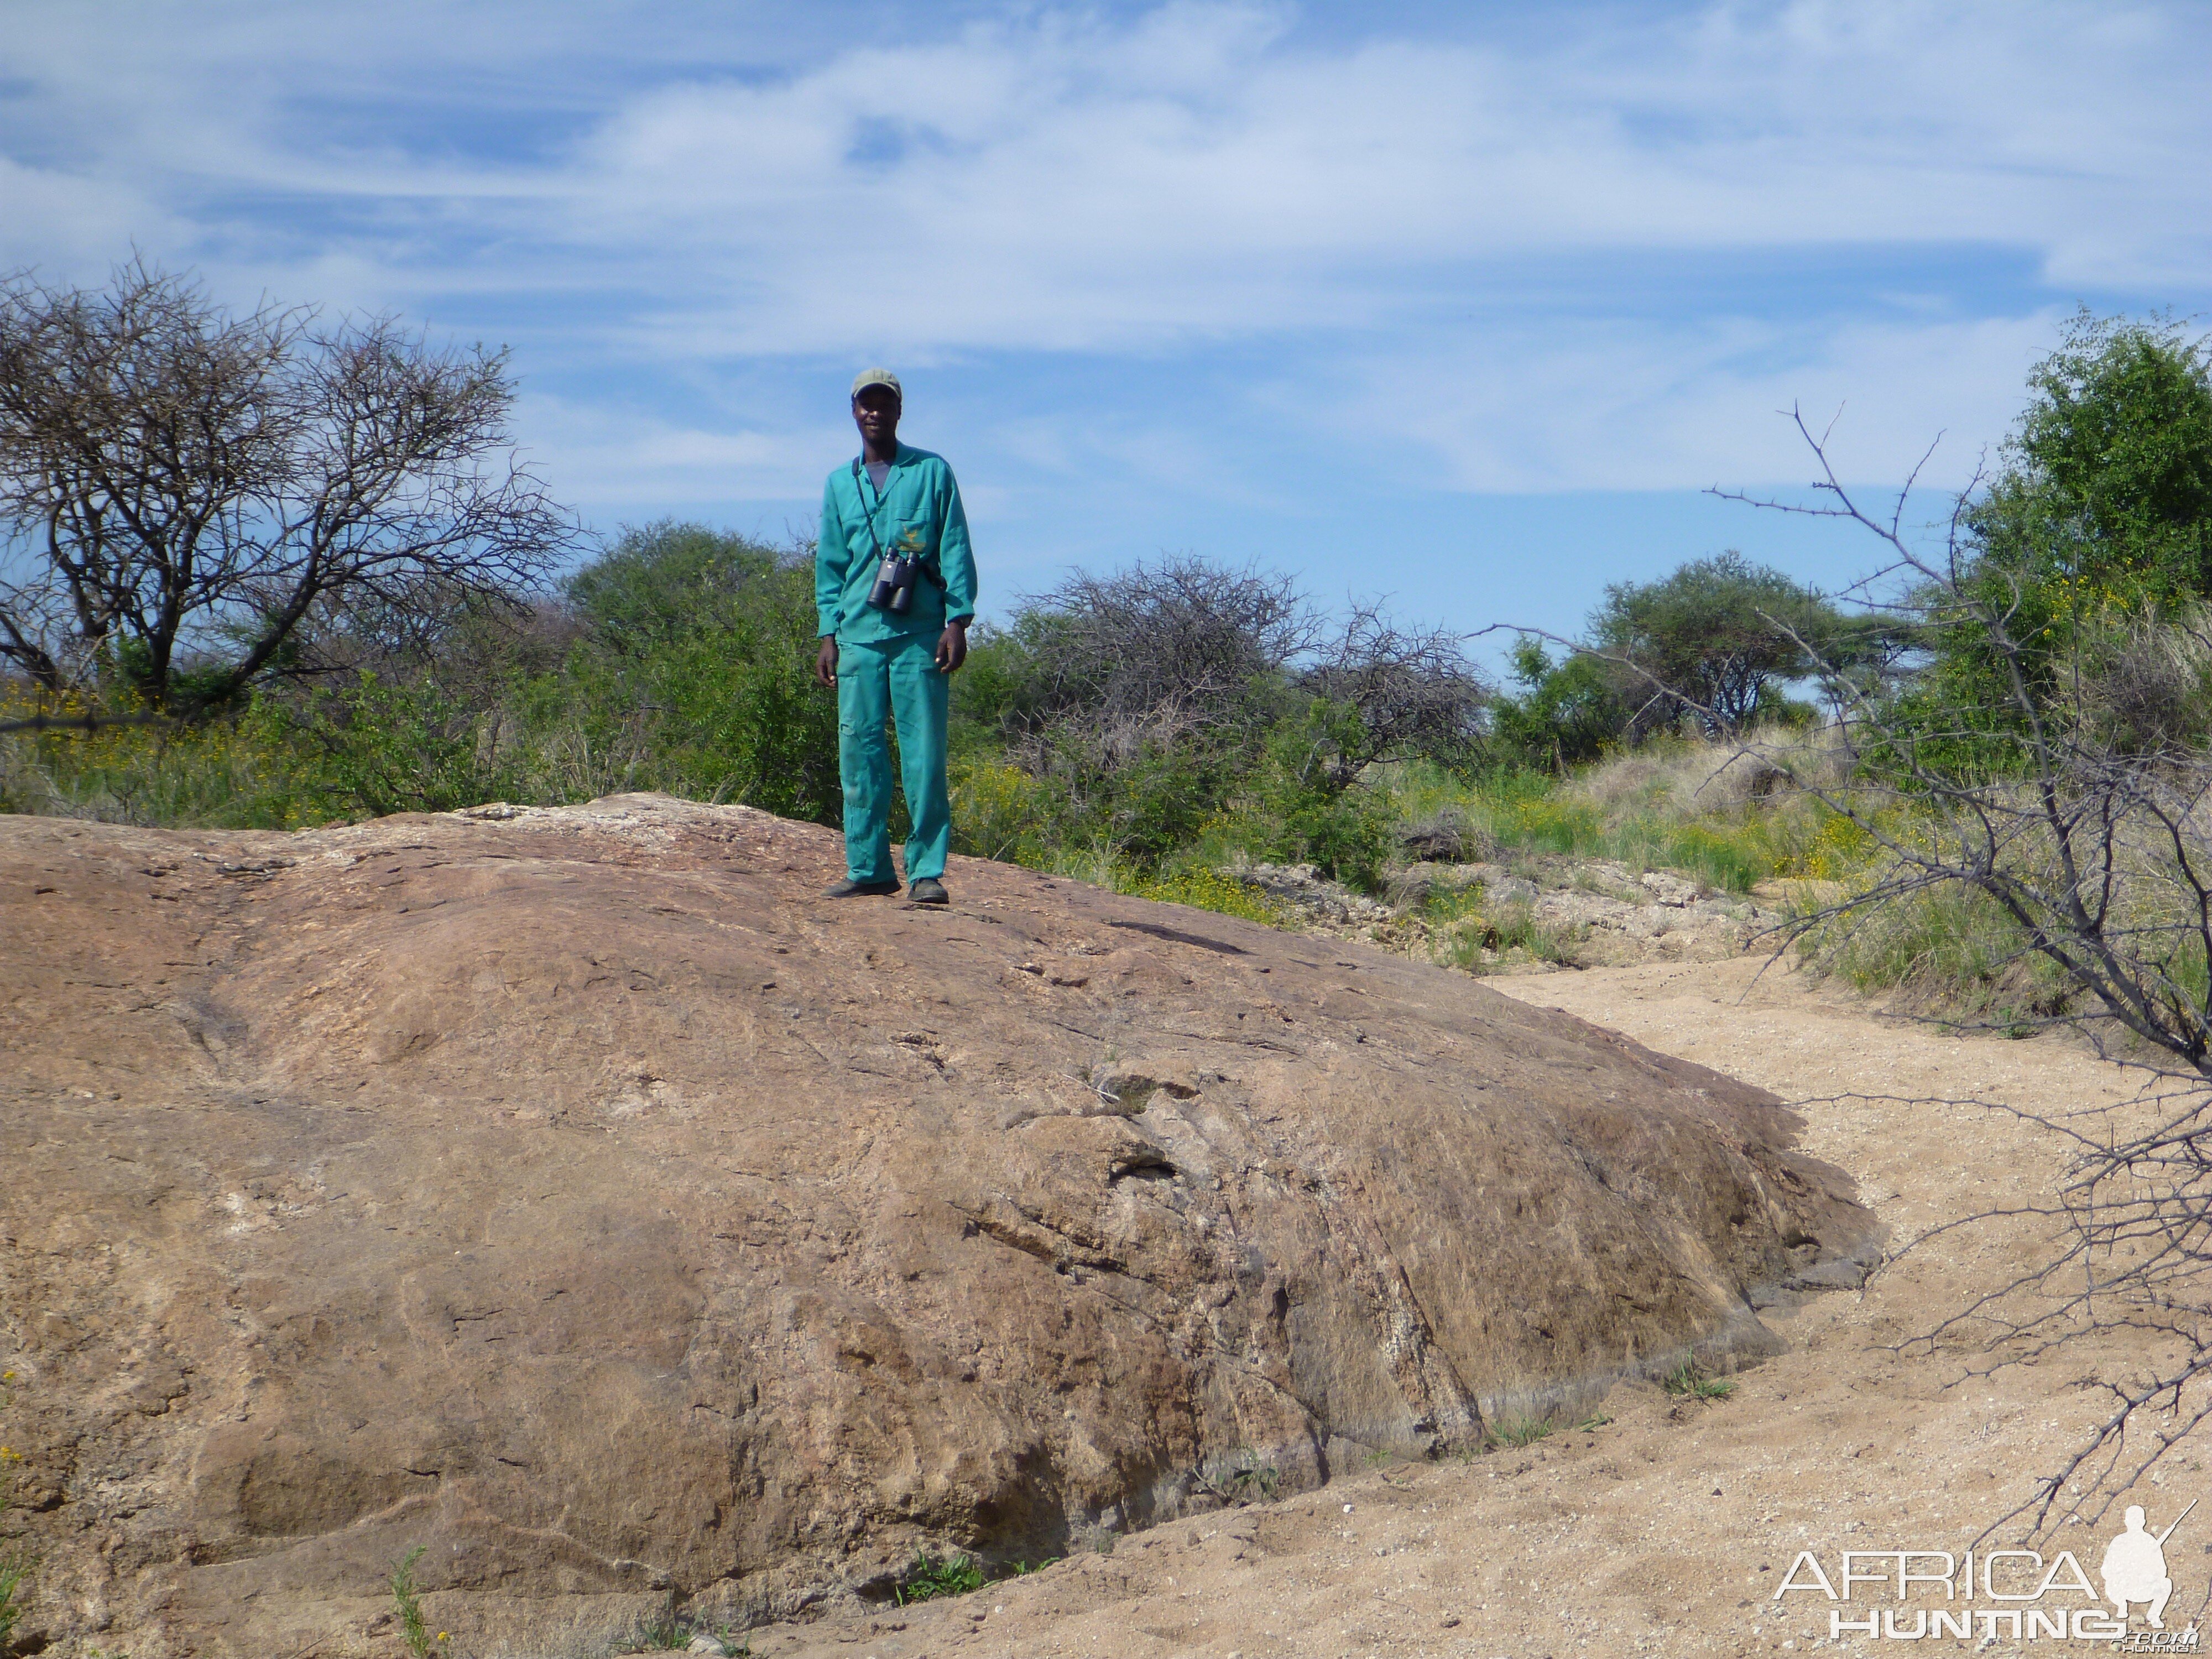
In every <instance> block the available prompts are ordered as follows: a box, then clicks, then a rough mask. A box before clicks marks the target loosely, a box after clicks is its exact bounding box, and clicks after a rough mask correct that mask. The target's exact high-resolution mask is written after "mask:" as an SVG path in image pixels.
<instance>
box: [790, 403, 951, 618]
mask: <svg viewBox="0 0 2212 1659" xmlns="http://www.w3.org/2000/svg"><path fill="white" fill-rule="evenodd" d="M871 529H872V530H873V532H874V533H873V535H871V534H870V533H869V532H870V531H871ZM901 548H904V549H908V550H919V551H921V553H922V554H923V555H924V556H925V558H924V562H923V564H922V575H921V580H919V581H917V582H915V587H914V599H913V602H912V603H911V604H910V605H908V607H907V611H906V614H905V615H904V616H902V617H900V616H894V615H893V614H892V613H891V612H890V611H884V610H879V609H878V608H877V607H876V606H874V605H870V604H869V603H868V590H869V589H871V588H872V587H873V586H875V585H876V568H877V566H878V563H879V562H881V561H880V555H879V554H878V549H880V550H882V552H883V553H890V552H892V551H894V550H898V549H901ZM933 576H934V577H935V579H936V580H932V577H933ZM940 584H942V585H941V586H940ZM814 610H815V615H816V617H817V623H818V624H819V625H818V627H817V629H816V631H817V633H820V634H824V635H828V634H835V635H836V636H837V637H838V638H839V639H840V640H843V641H852V642H853V643H854V644H856V645H870V644H876V643H879V642H881V641H887V640H896V639H903V638H907V637H908V636H910V635H916V634H920V635H924V636H925V637H928V638H934V637H935V636H936V635H939V634H940V633H942V632H944V631H945V623H947V622H948V621H950V622H967V621H969V619H971V618H972V617H974V616H975V550H974V549H972V548H970V547H969V544H968V513H967V511H966V509H964V508H963V507H962V506H961V505H960V486H959V485H958V484H957V483H954V482H953V478H952V469H951V467H949V466H947V465H945V462H944V459H942V458H941V457H939V456H936V455H933V454H931V453H929V452H928V451H927V450H926V449H915V448H913V447H909V446H908V445H906V444H901V445H900V446H899V447H898V457H897V459H896V460H894V461H893V462H892V463H891V470H890V472H888V473H886V474H885V475H884V493H883V496H882V498H881V499H880V500H878V498H877V495H876V487H875V483H874V481H873V480H872V479H871V478H870V477H868V474H867V470H866V468H865V467H863V468H862V469H861V471H860V477H858V478H857V479H856V478H855V477H854V476H853V464H852V463H851V462H850V461H848V462H847V463H846V464H845V465H842V466H841V467H839V468H838V469H837V470H836V471H834V472H832V473H831V474H830V475H829V483H828V484H827V485H826V486H824V488H823V491H822V538H821V540H819V541H818V542H817V543H816V544H815V547H814Z"/></svg>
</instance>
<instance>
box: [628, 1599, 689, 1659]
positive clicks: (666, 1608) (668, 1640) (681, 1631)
mask: <svg viewBox="0 0 2212 1659" xmlns="http://www.w3.org/2000/svg"><path fill="white" fill-rule="evenodd" d="M691 1635H692V1626H691V1621H690V1620H688V1619H684V1618H683V1617H681V1616H680V1615H678V1613H677V1611H676V1592H675V1590H674V1589H671V1590H670V1591H669V1592H668V1599H667V1601H665V1602H664V1603H663V1604H662V1606H661V1607H660V1610H659V1612H657V1613H654V1614H653V1616H652V1617H651V1618H650V1619H647V1620H645V1622H644V1623H642V1624H641V1625H640V1626H638V1627H637V1629H636V1630H635V1631H634V1632H632V1633H631V1636H630V1645H631V1646H632V1647H634V1648H636V1649H638V1650H641V1651H642V1652H646V1653H680V1652H681V1651H683V1650H684V1649H685V1648H687V1647H689V1646H690V1645H691Z"/></svg>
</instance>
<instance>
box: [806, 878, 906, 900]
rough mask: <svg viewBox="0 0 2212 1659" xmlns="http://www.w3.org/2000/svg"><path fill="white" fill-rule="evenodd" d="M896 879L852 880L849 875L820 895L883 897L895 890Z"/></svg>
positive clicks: (832, 896)
mask: <svg viewBox="0 0 2212 1659" xmlns="http://www.w3.org/2000/svg"><path fill="white" fill-rule="evenodd" d="M898 890H899V884H898V883H897V882H896V881H892V880H888V879H886V880H884V881H854V879H853V878H851V877H850V876H848V877H846V878H845V879H844V880H842V881H841V882H839V883H838V884H836V886H835V887H832V888H831V889H829V891H827V892H825V893H824V894H823V895H822V896H823V898H884V897H888V896H890V894H893V893H896V892H897V891H898Z"/></svg>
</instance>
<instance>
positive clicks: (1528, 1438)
mask: <svg viewBox="0 0 2212 1659" xmlns="http://www.w3.org/2000/svg"><path fill="white" fill-rule="evenodd" d="M1558 1428H1559V1425H1558V1424H1556V1423H1554V1422H1553V1421H1552V1419H1550V1418H1548V1417H1501V1418H1499V1419H1498V1423H1497V1425H1496V1426H1495V1427H1493V1428H1492V1430H1491V1431H1490V1437H1491V1439H1492V1441H1494V1442H1495V1443H1498V1445H1501V1446H1516V1447H1518V1446H1533V1445H1534V1444H1535V1443H1537V1442H1538V1441H1539V1440H1543V1439H1547V1438H1548V1437H1550V1436H1551V1435H1552V1434H1553V1433H1554V1432H1556V1431H1557V1430H1558Z"/></svg>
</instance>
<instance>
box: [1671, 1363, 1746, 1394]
mask: <svg viewBox="0 0 2212 1659" xmlns="http://www.w3.org/2000/svg"><path fill="white" fill-rule="evenodd" d="M1659 1386H1660V1387H1661V1388H1662V1389H1666V1391H1667V1392H1668V1394H1671V1395H1674V1396H1675V1397H1676V1398H1677V1399H1682V1400H1725V1399H1727V1398H1728V1397H1729V1395H1732V1394H1734V1393H1735V1383H1730V1382H1729V1381H1728V1380H1727V1379H1726V1378H1725V1377H1718V1376H1714V1375H1713V1374H1712V1373H1711V1371H1709V1370H1706V1369H1705V1367H1704V1366H1703V1365H1700V1364H1698V1362H1697V1361H1696V1360H1694V1359H1686V1360H1684V1361H1683V1362H1682V1363H1681V1364H1680V1365H1678V1366H1676V1367H1675V1368H1674V1370H1671V1371H1669V1372H1668V1373H1667V1375H1666V1376H1662V1377H1661V1378H1660V1379H1659Z"/></svg>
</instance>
